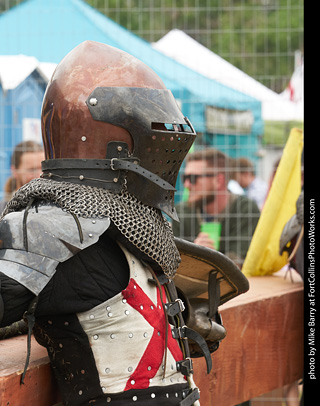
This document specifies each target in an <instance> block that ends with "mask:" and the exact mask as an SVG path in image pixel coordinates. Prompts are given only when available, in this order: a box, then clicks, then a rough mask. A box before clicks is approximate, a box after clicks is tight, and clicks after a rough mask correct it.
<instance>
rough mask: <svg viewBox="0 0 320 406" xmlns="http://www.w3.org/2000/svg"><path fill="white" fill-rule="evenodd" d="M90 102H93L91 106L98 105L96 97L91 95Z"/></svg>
mask: <svg viewBox="0 0 320 406" xmlns="http://www.w3.org/2000/svg"><path fill="white" fill-rule="evenodd" d="M89 103H90V104H91V106H96V105H97V104H98V100H97V99H96V98H95V97H91V99H90V100H89Z"/></svg>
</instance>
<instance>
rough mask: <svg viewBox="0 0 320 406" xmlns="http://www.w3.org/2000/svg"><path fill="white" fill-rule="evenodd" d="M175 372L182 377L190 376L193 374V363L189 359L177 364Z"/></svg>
mask: <svg viewBox="0 0 320 406" xmlns="http://www.w3.org/2000/svg"><path fill="white" fill-rule="evenodd" d="M176 365H177V371H178V372H181V373H182V375H185V376H190V374H192V373H193V363H192V359H191V358H186V359H184V360H182V361H178V362H177V364H176Z"/></svg>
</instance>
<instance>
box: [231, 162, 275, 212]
mask: <svg viewBox="0 0 320 406" xmlns="http://www.w3.org/2000/svg"><path fill="white" fill-rule="evenodd" d="M235 178H236V180H237V182H238V183H239V185H240V186H241V187H242V188H243V189H244V190H245V192H246V195H247V196H248V197H249V199H252V200H254V201H255V202H256V203H257V205H258V207H259V209H260V210H261V209H262V207H263V204H264V201H265V198H266V196H267V192H268V185H267V183H266V182H265V181H264V180H262V179H260V178H258V177H257V176H256V173H255V169H254V165H253V163H252V162H251V161H250V160H249V159H247V158H239V159H237V160H236V172H235Z"/></svg>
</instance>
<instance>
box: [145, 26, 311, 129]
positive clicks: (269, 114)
mask: <svg viewBox="0 0 320 406" xmlns="http://www.w3.org/2000/svg"><path fill="white" fill-rule="evenodd" d="M153 47H154V48H155V49H157V50H159V51H161V52H163V53H164V54H165V55H167V56H170V57H171V58H173V59H175V60H176V61H178V62H180V63H182V64H184V65H186V66H188V67H189V68H191V69H193V70H194V71H196V72H198V73H200V74H202V75H204V76H205V77H208V78H210V79H213V80H215V81H217V82H219V83H222V84H224V85H226V86H228V87H229V88H231V89H235V90H238V91H240V92H243V93H245V94H247V95H250V96H252V97H254V98H256V99H258V100H260V101H261V102H262V116H263V119H264V120H270V121H289V120H302V119H303V106H302V104H301V103H293V102H291V101H290V100H287V99H286V98H285V97H283V95H279V94H278V93H276V92H274V91H272V90H271V89H269V88H267V87H266V86H264V85H262V84H261V83H260V82H258V81H257V80H255V79H253V78H252V77H251V76H249V75H247V74H246V73H244V72H243V71H241V70H240V69H238V68H236V67H235V66H233V65H232V64H231V63H229V62H227V61H226V60H225V59H223V58H221V57H220V56H219V55H217V54H215V53H214V52H212V51H211V50H209V49H208V48H206V47H205V46H203V45H202V44H200V43H199V42H197V41H196V40H194V39H193V38H191V37H190V36H189V35H187V34H186V33H184V32H183V31H181V30H178V29H173V30H171V31H170V32H169V33H167V34H166V35H165V36H164V37H162V38H161V39H160V40H159V41H157V42H155V43H154V44H153ZM199 61H201V63H199Z"/></svg>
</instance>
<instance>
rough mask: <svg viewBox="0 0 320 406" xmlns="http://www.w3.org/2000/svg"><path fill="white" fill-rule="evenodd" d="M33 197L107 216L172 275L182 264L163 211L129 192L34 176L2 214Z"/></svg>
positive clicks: (82, 213)
mask: <svg viewBox="0 0 320 406" xmlns="http://www.w3.org/2000/svg"><path fill="white" fill-rule="evenodd" d="M31 199H39V200H45V201H48V202H50V203H52V204H55V205H57V206H58V207H60V208H61V209H63V210H66V211H67V212H69V213H71V214H73V215H76V216H78V217H83V218H104V217H108V218H110V220H111V221H112V222H113V223H114V224H115V226H116V227H117V228H118V230H119V231H120V232H121V234H122V235H124V236H125V237H126V238H127V239H128V240H129V241H130V242H131V243H132V244H133V245H134V246H135V247H137V248H138V249H139V250H140V251H141V252H143V253H145V254H146V255H147V256H148V257H150V258H152V259H153V260H154V261H155V262H156V263H157V264H158V265H159V266H160V267H161V268H162V270H163V272H164V273H165V274H166V275H167V276H168V277H169V278H172V277H173V276H174V274H175V272H176V269H177V267H178V265H179V263H180V255H179V251H178V249H177V247H176V245H175V243H174V239H173V233H172V230H171V227H170V224H169V223H168V221H167V220H166V219H165V218H164V217H163V215H162V213H161V212H160V211H159V210H158V209H155V208H153V207H150V206H146V205H144V204H143V203H141V202H140V201H139V200H138V199H137V198H136V197H134V196H132V195H131V194H130V193H128V192H127V191H122V192H121V193H112V192H110V191H108V190H106V189H102V188H96V187H91V186H84V185H77V184H73V183H69V182H56V181H53V180H48V179H34V180H32V181H31V182H29V183H27V184H26V185H24V186H22V187H21V188H20V189H19V190H18V191H17V192H16V193H15V194H14V196H13V198H12V199H11V200H10V202H8V204H7V206H6V208H5V210H4V212H3V213H2V216H4V215H6V214H8V213H10V212H14V211H18V210H21V209H23V208H25V207H26V206H27V205H28V203H29V202H30V200H31Z"/></svg>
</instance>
